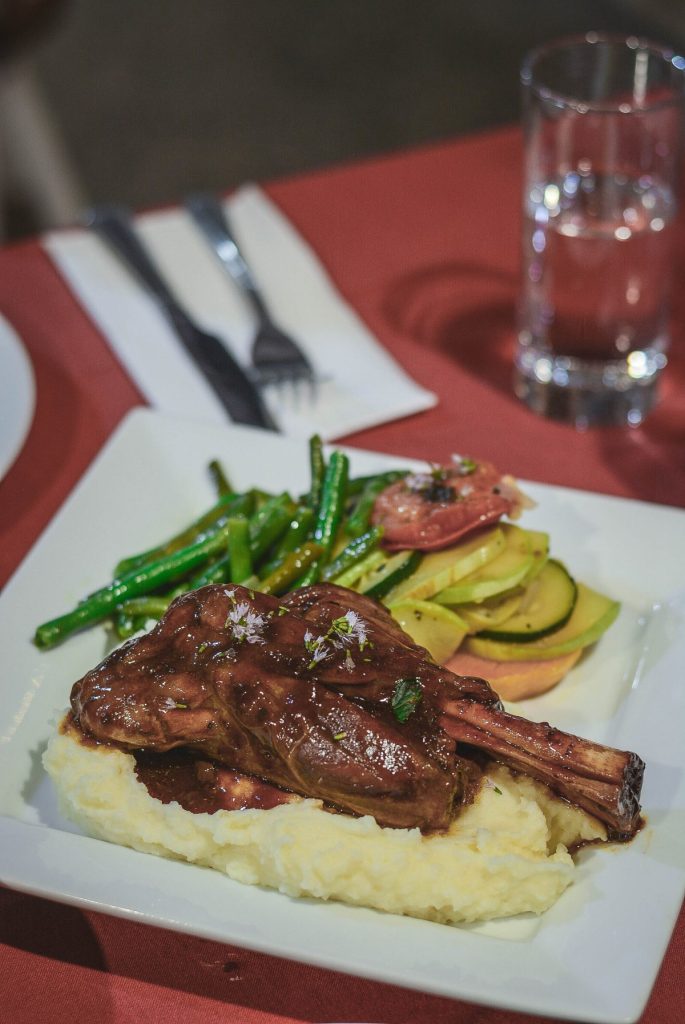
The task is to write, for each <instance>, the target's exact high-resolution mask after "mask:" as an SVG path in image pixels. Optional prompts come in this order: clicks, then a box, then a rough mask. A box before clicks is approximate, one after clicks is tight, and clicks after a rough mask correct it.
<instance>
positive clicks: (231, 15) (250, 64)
mask: <svg viewBox="0 0 685 1024" xmlns="http://www.w3.org/2000/svg"><path fill="white" fill-rule="evenodd" d="M598 28H599V29H602V28H603V29H611V30H616V31H622V32H636V33H641V34H647V35H650V36H652V37H653V38H656V39H658V40H663V41H670V42H673V43H675V44H676V45H678V44H680V42H681V40H682V37H683V36H685V0H645V2H644V3H641V2H640V0H469V2H465V0H195V2H192V0H71V2H70V3H67V5H66V7H65V9H64V11H63V12H62V15H61V17H60V18H59V20H58V22H57V24H56V25H55V26H54V28H53V29H52V30H51V31H50V32H49V33H47V34H46V35H45V36H44V38H43V39H42V40H41V42H40V46H39V48H38V52H37V72H38V75H39V79H40V82H41V83H42V85H43V87H44V91H45V94H46V96H47V98H48V99H49V102H50V105H51V107H52V111H53V114H54V115H55V118H56V120H57V122H58V124H59V126H60V128H61V130H62V132H63V135H64V137H65V139H66V142H67V144H68V148H69V152H70V154H71V157H72V159H73V161H74V163H75V165H76V168H77V169H78V172H79V175H80V177H81V179H82V181H83V183H84V186H85V189H86V192H87V194H88V197H89V199H91V200H93V201H94V200H104V199H116V200H120V201H124V202H126V203H129V204H131V205H133V206H141V205H149V204H156V203H163V202H167V201H170V200H174V199H177V198H178V197H180V196H181V195H182V194H183V193H184V192H186V191H188V190H191V189H197V188H203V189H204V188H209V189H215V188H216V189H219V188H222V189H226V188H229V187H231V186H233V185H235V184H237V183H239V182H241V181H244V180H246V179H257V180H264V179H268V178H273V177H277V176H282V175H286V174H292V173H295V172H298V171H302V170H305V169H310V168H316V167H321V166H324V165H327V164H330V163H334V162H338V161H344V160H348V159H351V158H358V157H363V156H369V155H373V154H378V153H384V152H388V151H393V150H397V149H399V148H402V147H406V146H411V145H415V144H421V143H424V142H427V141H432V140H438V139H443V138H447V137H452V136H456V135H459V134H462V133H465V132H469V131H472V130H474V129H479V128H482V127H485V126H490V125H494V124H497V123H502V122H506V121H510V120H512V119H514V118H517V117H518V113H519V91H518V76H517V69H518V67H519V64H520V61H521V58H522V56H523V54H524V52H525V51H526V50H527V49H528V48H529V47H531V46H532V45H535V44H537V43H540V42H542V41H544V40H547V39H549V38H551V37H554V36H557V35H559V34H565V33H571V32H578V31H586V30H588V29H598ZM679 36H680V38H679Z"/></svg>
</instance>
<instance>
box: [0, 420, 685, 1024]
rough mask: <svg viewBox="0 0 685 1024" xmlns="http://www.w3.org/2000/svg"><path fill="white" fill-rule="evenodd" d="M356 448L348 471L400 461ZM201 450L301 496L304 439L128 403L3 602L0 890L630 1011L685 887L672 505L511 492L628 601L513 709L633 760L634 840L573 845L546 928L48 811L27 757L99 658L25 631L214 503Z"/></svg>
mask: <svg viewBox="0 0 685 1024" xmlns="http://www.w3.org/2000/svg"><path fill="white" fill-rule="evenodd" d="M351 454H352V455H353V467H354V469H355V471H356V472H372V471H374V470H376V469H378V468H381V467H387V466H389V465H393V464H397V462H398V461H399V460H393V459H391V458H389V457H387V456H381V455H373V454H369V453H362V452H353V453H351ZM213 457H219V458H221V459H222V460H223V461H224V463H225V464H226V465H227V466H228V467H229V470H230V473H231V476H232V478H233V480H234V482H235V484H236V485H237V486H247V485H250V484H262V485H263V486H265V487H268V488H269V489H271V490H278V489H281V488H290V489H293V490H294V491H298V490H300V489H302V490H304V489H306V487H307V477H308V469H307V466H308V454H307V450H306V445H304V444H303V443H302V442H296V441H292V440H287V439H284V438H282V437H276V436H273V435H270V434H267V433H264V432H259V431H253V430H250V429H248V428H236V427H226V428H221V427H213V426H210V425H205V424H198V423H185V422H179V421H177V420H171V419H165V418H163V417H161V416H159V415H158V414H154V413H151V412H149V411H137V412H134V413H132V414H131V416H130V417H129V418H128V419H127V420H126V421H125V423H124V424H123V426H122V427H121V428H120V429H119V431H118V432H117V434H116V435H115V436H114V438H113V439H112V440H111V442H110V443H109V444H108V446H107V447H106V448H105V449H104V450H103V452H102V454H101V455H100V457H99V458H98V460H97V461H96V462H95V463H94V465H93V466H92V468H91V469H90V470H89V472H88V473H87V474H86V476H85V477H84V479H83V480H82V481H81V483H80V484H79V486H78V487H77V488H76V490H75V491H74V493H73V494H72V495H71V497H70V498H69V500H68V501H67V502H66V504H65V506H64V507H63V508H62V510H61V511H60V512H59V514H58V515H57V516H56V517H55V519H54V521H53V522H52V524H51V525H50V527H49V528H48V529H47V530H46V532H45V534H44V535H43V537H42V538H41V539H40V541H39V542H38V543H37V545H36V546H35V548H34V549H33V551H32V552H31V553H30V555H29V556H28V558H27V559H26V561H25V562H24V564H23V565H22V567H21V568H20V570H19V571H18V573H17V574H16V576H15V577H14V579H13V580H12V581H11V583H10V584H8V586H7V588H6V590H5V591H4V593H3V594H2V595H0V650H2V651H3V672H2V677H1V678H0V696H1V699H0V815H1V816H0V881H2V882H4V883H5V884H7V885H9V886H12V887H15V888H17V889H21V890H25V891H27V892H32V893H37V894H40V895H44V896H49V897H52V898H55V899H58V900H62V901H65V902H68V903H73V904H77V905H79V906H85V907H87V908H92V909H96V910H103V911H107V912H110V913H113V914H118V915H122V916H125V917H131V918H135V919H136V920H142V921H146V922H149V923H151V924H156V925H160V926H162V927H166V928H174V929H177V930H179V931H184V932H190V933H193V934H196V935H202V936H206V937H209V938H212V939H216V940H219V941H225V942H228V943H236V944H238V945H242V946H244V947H248V948H252V949H258V950H262V951H265V952H267V953H273V954H276V955H279V956H285V957H291V958H293V959H299V960H303V961H306V962H309V963H315V964H319V965H321V966H324V967H330V968H334V969H336V970H340V971H346V972H349V973H351V974H358V975H363V976H365V977H368V978H374V979H378V980H380V981H384V982H390V983H395V984H399V985H405V986H408V987H410V988H416V989H420V990H423V991H428V992H433V993H437V994H440V995H444V996H451V997H454V998H461V999H465V1000H470V1001H475V1002H481V1003H486V1004H490V1005H494V1006H502V1007H508V1008H511V1009H513V1010H519V1011H528V1012H531V1013H537V1014H545V1015H550V1016H554V1017H568V1018H572V1019H574V1020H584V1021H593V1022H595V1024H597V1022H616V1024H617V1022H629V1021H634V1020H636V1019H637V1017H638V1016H639V1015H640V1012H641V1010H642V1008H643V1005H644V1003H645V1001H646V999H647V996H648V994H649V991H650V989H651V986H652V984H653V981H654V978H655V976H656V973H657V970H658V967H659V964H660V962H661V959H662V956H663V953H664V950H665V948H666V945H667V943H668V939H669V936H670V934H671V930H672V928H673V924H674V922H675V918H676V915H677V913H678V909H679V905H680V901H681V898H682V894H683V889H684V887H685V853H684V851H683V821H684V820H685V785H684V782H683V767H684V766H685V744H683V735H685V729H684V719H685V716H684V715H683V709H684V707H685V687H683V684H682V678H683V672H684V670H685V628H684V627H685V592H683V590H682V589H681V588H682V587H683V572H682V566H683V565H684V564H685V513H683V512H680V511H678V510H675V509H668V508H662V507H659V506H655V505H648V504H644V503H639V502H632V501H622V500H620V499H616V498H607V497H602V496H599V495H592V494H585V493H582V492H579V491H570V490H564V489H563V488H558V487H546V486H542V485H535V484H531V485H530V486H527V487H526V489H527V490H528V491H529V493H530V494H531V495H532V496H533V497H534V498H535V499H536V500H537V501H538V506H537V508H536V509H535V510H534V511H532V512H530V513H527V514H526V518H525V523H526V524H527V525H529V526H530V527H531V528H546V529H548V530H549V531H550V532H551V535H552V548H553V553H554V554H556V555H557V556H558V557H560V558H562V559H564V560H566V561H567V562H568V564H569V565H570V567H571V568H572V570H573V571H574V573H575V574H576V575H577V576H578V577H579V578H581V579H583V580H585V581H586V582H588V583H589V584H591V585H593V586H596V587H598V588H600V589H602V590H604V591H606V592H608V593H610V594H612V595H616V596H619V597H621V599H622V601H623V610H622V612H621V615H620V616H619V619H618V620H617V623H616V625H615V626H614V627H612V629H611V630H610V631H609V633H607V634H606V636H605V637H604V638H603V639H602V641H601V642H600V644H599V645H598V646H597V648H596V649H595V651H593V652H592V654H591V655H590V656H589V657H587V658H586V659H585V660H584V661H583V662H582V663H581V664H579V666H577V668H576V669H574V671H573V672H572V673H571V675H570V676H569V677H568V678H567V679H566V680H565V681H564V683H563V684H562V685H561V686H559V687H558V688H557V689H556V690H554V691H553V692H552V693H551V694H549V695H548V696H546V697H544V698H538V699H537V700H535V701H529V702H527V704H526V706H525V707H522V708H521V710H523V711H525V712H526V713H528V714H530V716H531V717H535V718H539V719H543V718H544V719H549V720H550V721H552V722H553V723H555V724H556V725H559V726H560V727H562V728H565V729H569V730H571V731H576V732H580V733H582V734H583V735H585V736H588V737H589V738H592V739H596V740H599V741H601V742H606V743H611V744H614V745H616V746H620V747H623V748H628V749H631V750H635V751H637V752H638V753H639V754H641V755H642V756H643V757H644V759H645V760H646V761H647V764H648V770H647V774H646V781H645V788H644V808H645V811H646V814H647V818H648V825H647V827H646V828H645V829H644V830H643V832H642V833H641V834H640V835H639V836H638V837H637V839H636V840H635V841H634V842H633V843H631V844H629V845H628V846H624V847H615V848H610V849H606V850H601V849H589V850H586V851H585V852H584V853H583V854H582V855H581V856H580V857H579V868H578V872H577V881H576V882H575V884H574V885H573V886H572V887H571V889H569V890H568V891H567V892H566V893H565V894H564V896H563V897H562V898H561V899H560V900H559V902H558V903H557V904H556V905H555V906H554V907H553V908H552V909H551V910H550V911H549V912H548V913H547V914H545V915H544V917H543V918H541V919H539V920H538V919H528V918H525V919H517V920H514V921H509V922H502V923H497V924H491V925H487V926H479V927H469V928H455V927H446V926H443V925H437V924H432V923H429V922H425V921H417V920H411V919H409V918H402V917H393V916H390V915H386V914H382V913H378V912H374V911H371V910H364V909H359V908H354V907H347V906H343V905H340V904H335V903H321V902H317V901H315V900H292V899H289V898H287V897H286V896H283V895H280V894H279V893H275V892H271V891H268V890H264V889H258V888H253V887H249V886H242V885H240V884H238V883H235V882H232V881H230V880H228V879H226V878H225V877H223V876H221V875H219V874H217V873H215V872H212V871H210V870H208V869H204V868H199V867H195V866H192V865H188V864H183V863H178V862H174V861H166V860H160V859H157V858H154V857H151V856H147V855H144V854H141V853H136V852H134V851H132V850H127V849H124V848H122V847H117V846H113V845H109V844H107V843H103V842H100V841H97V840H94V839H90V838H86V837H85V836H83V835H81V834H79V833H78V830H77V829H76V828H75V827H74V826H72V825H70V824H69V823H68V822H66V821H64V820H63V819H62V818H61V817H60V814H59V812H58V810H57V808H56V806H55V801H54V797H53V792H52V789H51V786H50V783H49V780H48V779H47V778H46V777H45V775H44V774H43V771H42V769H41V766H40V756H41V753H42V750H43V749H44V746H45V743H46V740H47V738H48V735H49V733H50V729H51V723H52V722H54V720H55V717H56V715H57V714H58V713H59V711H60V710H61V709H62V708H64V707H65V705H66V703H67V700H68V694H69V689H70V685H71V683H72V682H73V680H75V679H76V678H78V677H79V676H80V675H81V674H82V673H83V672H84V671H85V670H86V669H87V668H89V667H91V666H92V665H93V664H95V663H96V661H98V660H99V659H100V658H101V656H102V655H103V653H104V643H105V640H104V631H102V630H100V629H93V630H91V631H89V632H87V633H84V634H82V635H80V636H78V637H76V638H74V639H72V640H70V641H69V642H67V643H65V644H63V645H62V646H61V647H59V648H57V649H56V650H54V651H52V652H50V653H44V654H41V653H39V652H38V651H37V650H35V648H34V647H33V646H32V644H31V642H30V636H31V634H32V632H33V629H34V628H35V626H36V625H37V624H38V623H39V622H41V621H43V620H45V619H48V618H50V617H52V616H54V615H55V614H58V613H60V612H61V611H63V610H65V609H66V608H67V607H68V606H70V605H71V604H72V603H74V602H76V601H77V600H78V599H79V598H80V597H81V595H83V594H84V593H86V592H88V591H90V590H92V589H94V588H95V587H96V586H98V585H99V584H101V583H102V582H103V581H104V580H105V579H106V578H107V577H108V575H109V573H110V571H111V567H112V566H113V564H114V563H115V562H116V560H117V559H118V558H119V557H120V556H122V555H124V554H128V553H130V552H132V551H136V550H138V549H142V548H145V547H146V546H148V545H151V544H152V543H154V542H155V541H157V540H158V539H159V536H160V535H163V534H165V533H166V532H173V531H174V530H175V529H176V528H178V527H179V525H180V524H183V523H184V522H185V521H187V520H189V519H190V518H191V517H192V516H193V515H194V514H196V513H198V512H199V511H201V510H202V508H204V507H205V506H206V505H208V504H209V503H210V501H211V496H212V492H211V487H210V485H209V482H208V480H207V479H206V476H205V470H204V467H205V464H206V463H207V462H208V461H209V459H210V458H213ZM505 940H506V941H505Z"/></svg>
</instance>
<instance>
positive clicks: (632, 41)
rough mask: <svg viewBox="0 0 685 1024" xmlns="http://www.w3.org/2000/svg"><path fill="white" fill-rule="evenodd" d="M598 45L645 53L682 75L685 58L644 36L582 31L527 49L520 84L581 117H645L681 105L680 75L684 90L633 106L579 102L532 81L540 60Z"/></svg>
mask: <svg viewBox="0 0 685 1024" xmlns="http://www.w3.org/2000/svg"><path fill="white" fill-rule="evenodd" d="M601 43H605V44H609V45H611V46H615V47H619V48H621V49H624V50H625V49H628V50H633V51H635V52H637V51H640V52H643V53H648V54H649V55H650V56H652V57H655V58H658V59H659V60H661V61H662V62H663V63H665V64H669V65H670V66H671V68H672V69H673V70H674V71H675V72H679V73H681V74H682V73H683V72H685V57H684V56H682V55H681V54H679V53H677V52H676V51H675V50H674V49H672V48H671V47H668V46H664V45H661V44H660V43H656V42H653V41H652V40H650V39H646V38H645V37H644V36H637V35H621V34H619V33H612V32H585V33H581V34H578V35H568V36H561V37H560V38H558V39H553V40H551V41H550V42H547V43H543V44H542V45H541V46H536V47H535V48H534V49H532V50H529V52H528V53H527V54H526V55H525V57H524V58H523V62H522V64H521V72H520V78H521V83H522V85H524V86H525V87H526V88H527V89H529V90H530V92H531V93H532V94H534V95H535V96H538V97H539V98H540V99H543V100H546V101H548V102H551V103H554V104H555V105H556V106H558V107H566V108H568V109H569V110H576V111H578V113H583V114H584V113H590V112H592V113H598V114H635V113H640V114H645V113H649V112H650V111H654V110H659V109H661V108H664V107H670V106H674V105H677V104H678V103H682V102H683V99H684V98H685V76H683V86H684V88H683V91H681V92H680V93H679V92H678V91H677V90H676V89H675V88H673V90H672V95H670V96H668V97H665V98H664V97H662V98H659V99H656V100H654V101H653V102H651V103H645V102H642V103H636V102H630V101H626V100H621V101H620V102H618V101H617V102H609V101H606V100H604V101H601V100H600V101H594V100H579V99H578V98H577V97H575V96H571V95H567V94H566V93H564V92H562V91H560V90H558V89H552V88H550V87H549V86H547V85H542V84H540V83H539V82H536V81H535V67H536V65H537V64H538V63H539V61H540V60H541V59H542V58H543V57H547V56H550V55H551V54H554V53H562V52H563V51H564V50H567V49H569V48H570V47H573V46H584V45H587V46H596V45H597V44H601Z"/></svg>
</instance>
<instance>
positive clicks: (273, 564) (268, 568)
mask: <svg viewBox="0 0 685 1024" xmlns="http://www.w3.org/2000/svg"><path fill="white" fill-rule="evenodd" d="M313 525H314V512H313V510H312V509H311V508H308V507H307V506H306V505H300V506H299V507H298V508H297V509H296V510H295V514H294V516H293V518H292V519H291V520H290V523H289V525H288V529H287V530H286V531H285V533H284V534H283V536H282V537H281V539H280V541H278V543H277V544H276V546H275V548H274V551H273V552H272V555H271V558H270V559H269V561H268V562H267V563H266V564H265V565H263V566H262V568H261V574H262V576H268V575H269V573H271V572H273V571H274V569H276V568H277V567H278V566H279V565H280V564H281V562H282V561H283V559H284V558H285V557H286V556H287V555H288V554H289V553H290V552H291V551H294V550H295V549H296V548H299V547H300V546H301V545H302V544H304V542H305V541H306V540H307V538H308V537H309V535H310V533H311V530H312V527H313Z"/></svg>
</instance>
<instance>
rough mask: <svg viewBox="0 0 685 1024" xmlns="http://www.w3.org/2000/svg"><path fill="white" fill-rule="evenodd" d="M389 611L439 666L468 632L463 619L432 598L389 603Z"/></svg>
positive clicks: (452, 652)
mask: <svg viewBox="0 0 685 1024" xmlns="http://www.w3.org/2000/svg"><path fill="white" fill-rule="evenodd" d="M388 610H389V612H390V614H391V615H392V617H393V619H394V620H395V621H396V622H397V623H398V625H400V626H401V627H402V629H403V630H404V632H405V633H407V634H408V635H409V636H410V637H411V638H412V640H413V641H414V643H417V644H418V645H419V646H420V647H423V648H425V650H427V651H428V653H429V654H430V656H431V658H432V659H433V661H435V662H437V664H438V665H441V664H443V663H444V662H445V661H447V659H448V658H449V657H450V656H451V655H452V654H454V652H455V651H456V649H457V647H458V646H459V644H460V643H461V641H462V640H463V639H464V637H465V636H466V633H467V631H468V627H467V625H466V623H465V622H464V621H463V619H460V618H459V616H458V615H455V614H454V612H452V611H450V609H449V608H445V607H443V606H442V605H440V604H435V602H434V601H401V602H400V603H399V604H393V605H390V607H389V609H388Z"/></svg>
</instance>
